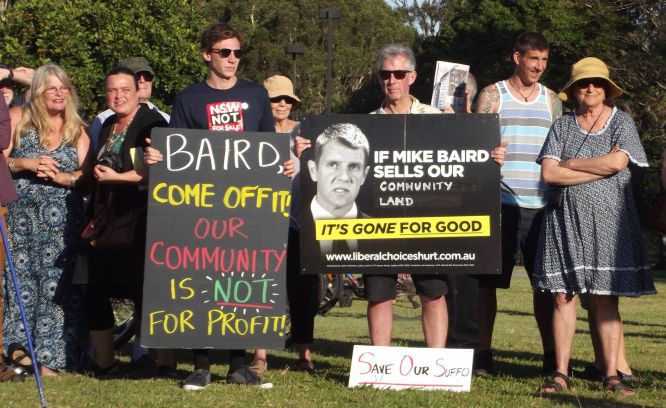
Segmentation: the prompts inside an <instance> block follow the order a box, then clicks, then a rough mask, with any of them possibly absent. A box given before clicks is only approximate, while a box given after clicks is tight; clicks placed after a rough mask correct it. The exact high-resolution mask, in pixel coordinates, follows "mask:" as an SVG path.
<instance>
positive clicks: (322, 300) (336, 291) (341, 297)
mask: <svg viewBox="0 0 666 408" xmlns="http://www.w3.org/2000/svg"><path fill="white" fill-rule="evenodd" d="M353 297H356V298H358V299H365V286H364V285H363V278H361V277H359V278H357V277H355V276H354V275H353V274H351V273H345V274H332V273H326V274H322V275H321V280H320V287H319V308H318V310H317V314H319V315H324V314H326V313H327V312H328V311H329V310H331V309H332V308H333V307H334V306H335V305H336V304H338V303H340V304H341V305H344V306H346V307H349V306H351V303H352V300H353ZM415 298H416V288H415V287H414V282H413V281H412V278H411V276H410V275H408V274H400V275H398V281H397V288H396V294H395V300H394V302H393V316H394V317H395V319H397V320H415V319H418V318H420V317H421V307H420V306H421V304H420V303H419V302H418V301H417V300H416V299H415Z"/></svg>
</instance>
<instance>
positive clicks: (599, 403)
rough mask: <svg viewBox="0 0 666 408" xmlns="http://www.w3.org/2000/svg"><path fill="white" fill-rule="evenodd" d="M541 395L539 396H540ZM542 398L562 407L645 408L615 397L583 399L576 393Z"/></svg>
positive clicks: (564, 393) (543, 396) (549, 395)
mask: <svg viewBox="0 0 666 408" xmlns="http://www.w3.org/2000/svg"><path fill="white" fill-rule="evenodd" d="M538 395H539V394H537V396H538ZM542 398H544V399H548V400H551V401H553V402H557V403H559V404H562V405H565V404H566V405H574V406H577V407H644V406H645V405H643V404H632V403H631V402H628V401H627V400H626V399H622V400H617V399H614V398H613V397H607V398H604V397H601V398H592V397H582V396H580V395H577V394H576V392H575V391H574V392H563V393H559V394H548V395H542Z"/></svg>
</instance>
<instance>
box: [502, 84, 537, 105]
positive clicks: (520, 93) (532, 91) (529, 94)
mask: <svg viewBox="0 0 666 408" xmlns="http://www.w3.org/2000/svg"><path fill="white" fill-rule="evenodd" d="M508 82H509V85H511V88H513V90H514V91H516V92H518V95H520V96H522V97H523V99H525V102H529V100H530V96H532V94H533V93H534V90H535V89H536V84H532V90H531V91H530V93H528V94H527V96H525V95H523V93H522V92H520V91H519V90H518V88H516V87H515V86H514V85H513V82H512V81H511V79H509V81H508Z"/></svg>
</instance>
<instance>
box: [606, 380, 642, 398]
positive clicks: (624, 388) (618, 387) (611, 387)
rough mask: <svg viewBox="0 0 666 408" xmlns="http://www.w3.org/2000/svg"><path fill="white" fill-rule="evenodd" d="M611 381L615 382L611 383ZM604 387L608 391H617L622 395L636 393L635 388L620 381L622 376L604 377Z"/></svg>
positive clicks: (627, 395)
mask: <svg viewBox="0 0 666 408" xmlns="http://www.w3.org/2000/svg"><path fill="white" fill-rule="evenodd" d="M612 381H617V382H616V383H614V384H611V382H612ZM604 389H605V390H606V391H608V392H612V393H618V394H620V395H622V396H623V397H631V396H634V395H636V390H634V387H632V386H631V385H629V384H627V383H626V382H624V381H622V378H620V377H619V376H617V375H611V376H608V377H606V378H604Z"/></svg>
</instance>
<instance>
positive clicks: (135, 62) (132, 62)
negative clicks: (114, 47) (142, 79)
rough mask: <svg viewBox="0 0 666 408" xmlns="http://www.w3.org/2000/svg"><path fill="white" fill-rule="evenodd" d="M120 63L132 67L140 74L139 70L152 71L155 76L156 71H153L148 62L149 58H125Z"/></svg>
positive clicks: (122, 65)
mask: <svg viewBox="0 0 666 408" xmlns="http://www.w3.org/2000/svg"><path fill="white" fill-rule="evenodd" d="M118 65H119V66H121V67H125V68H129V69H131V70H132V71H134V73H135V74H138V73H139V72H150V73H151V74H152V75H153V76H155V71H153V69H152V68H151V67H150V65H149V64H148V60H147V59H145V58H144V57H132V58H125V59H124V60H121V61H120V63H119V64H118Z"/></svg>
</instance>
